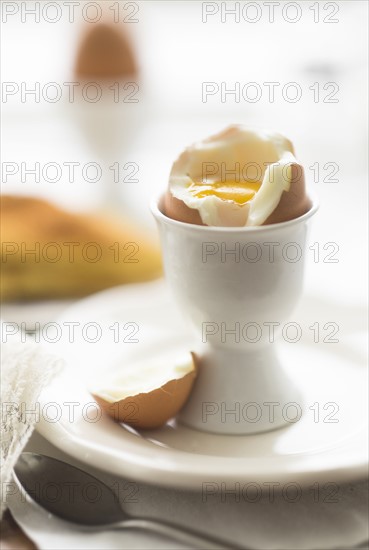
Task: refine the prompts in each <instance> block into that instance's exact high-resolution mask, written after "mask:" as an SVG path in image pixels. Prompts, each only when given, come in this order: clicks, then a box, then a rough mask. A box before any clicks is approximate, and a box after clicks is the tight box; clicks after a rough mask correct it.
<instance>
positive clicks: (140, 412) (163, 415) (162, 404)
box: [90, 354, 197, 429]
mask: <svg viewBox="0 0 369 550" xmlns="http://www.w3.org/2000/svg"><path fill="white" fill-rule="evenodd" d="M196 375H197V368H196V365H195V362H194V356H193V354H188V355H187V354H186V355H185V356H183V357H181V358H176V359H173V358H166V359H160V360H155V361H153V362H149V363H142V364H137V365H134V366H132V367H131V368H129V369H125V370H124V372H123V373H121V374H119V375H118V376H115V377H113V378H111V379H110V380H106V379H105V380H102V381H100V382H98V383H97V385H96V387H95V388H93V389H91V390H90V393H91V394H92V395H93V397H94V398H95V400H96V401H97V403H98V404H99V405H100V407H101V408H102V410H103V411H104V412H105V413H107V414H108V415H109V416H111V417H112V418H113V419H114V420H116V421H117V422H123V423H125V424H128V425H130V426H132V427H133V428H137V429H154V428H159V427H160V426H162V425H163V424H165V423H166V422H167V421H168V420H169V419H171V418H173V417H174V416H176V415H177V414H178V412H179V411H180V409H181V408H182V407H183V405H184V404H185V403H186V401H187V399H188V397H189V395H190V392H191V390H192V386H193V383H194V381H195V378H196Z"/></svg>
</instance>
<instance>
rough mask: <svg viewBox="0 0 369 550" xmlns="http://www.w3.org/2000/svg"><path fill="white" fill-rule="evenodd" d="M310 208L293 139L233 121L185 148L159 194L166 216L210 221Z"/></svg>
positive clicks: (286, 216) (233, 222)
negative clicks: (165, 186) (224, 127)
mask: <svg viewBox="0 0 369 550" xmlns="http://www.w3.org/2000/svg"><path fill="white" fill-rule="evenodd" d="M310 208H311V201H310V199H309V197H308V196H307V194H306V190H305V178H304V171H303V168H302V166H301V165H300V164H299V163H298V162H297V160H296V157H295V153H294V149H293V146H292V143H291V142H290V141H289V140H288V139H287V138H285V137H283V136H282V135H281V134H278V133H276V132H271V131H262V130H251V129H249V128H247V127H244V126H237V125H235V126H230V127H228V128H227V129H225V130H224V131H222V132H220V133H219V134H217V135H215V136H212V137H210V138H208V139H205V140H203V141H200V142H197V143H195V144H193V145H191V146H190V147H188V148H187V149H185V151H184V152H183V153H182V154H181V155H180V157H179V158H178V159H177V160H176V162H175V163H174V164H173V167H172V170H171V173H170V178H169V187H168V190H167V193H166V195H165V197H164V210H165V214H166V215H167V216H168V217H170V218H173V219H175V220H178V221H182V222H187V223H192V224H199V225H210V226H234V227H240V226H241V227H242V226H257V225H264V224H271V223H278V222H282V221H287V220H290V219H293V218H297V217H299V216H301V215H302V214H305V212H307V211H308V210H309V209H310Z"/></svg>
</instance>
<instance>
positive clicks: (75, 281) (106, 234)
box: [1, 196, 162, 300]
mask: <svg viewBox="0 0 369 550" xmlns="http://www.w3.org/2000/svg"><path fill="white" fill-rule="evenodd" d="M1 272H2V273H1V299H2V300H32V299H40V298H67V297H73V296H83V295H87V294H90V293H92V292H96V291H98V290H101V289H104V288H108V287H111V286H115V285H119V284H122V283H132V282H140V281H148V280H150V279H153V278H155V277H158V276H160V275H161V273H162V270H161V255H160V250H159V245H158V242H156V241H154V240H152V239H150V238H148V237H147V235H145V234H144V233H143V232H142V231H140V230H139V229H137V228H136V227H134V226H132V225H128V224H126V225H124V224H123V223H122V224H120V222H119V223H118V222H115V221H111V220H110V219H107V218H103V217H98V216H92V215H79V214H73V213H70V212H66V211H64V210H61V209H60V208H58V207H56V206H54V205H52V204H50V203H48V202H47V201H44V200H40V199H35V198H28V197H13V196H2V197H1Z"/></svg>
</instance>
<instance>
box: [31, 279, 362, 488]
mask: <svg viewBox="0 0 369 550" xmlns="http://www.w3.org/2000/svg"><path fill="white" fill-rule="evenodd" d="M361 313H362V311H361V309H360V308H356V310H355V311H349V309H348V307H347V304H345V305H342V306H340V305H339V304H337V303H333V302H332V303H329V302H324V301H322V300H321V299H319V298H318V297H317V296H305V298H304V299H303V300H302V302H301V303H300V306H299V309H298V311H297V312H296V313H295V315H294V319H293V320H294V321H296V322H299V323H300V325H301V327H302V329H303V337H302V339H301V340H300V341H299V342H298V343H295V344H292V343H286V342H284V343H283V346H282V347H281V357H282V359H283V361H284V364H285V365H286V368H287V370H288V372H289V373H290V375H291V376H292V377H293V379H294V381H295V383H296V384H298V386H299V388H300V390H301V392H302V394H303V401H304V404H305V407H304V413H303V415H302V417H301V418H300V420H298V421H297V422H291V424H289V425H288V426H287V427H286V428H282V429H277V430H274V431H271V432H268V433H264V434H258V435H248V436H220V435H212V434H207V433H203V432H198V431H195V430H191V429H189V428H186V427H184V426H181V425H180V424H177V423H176V422H175V421H172V422H170V423H169V424H168V425H166V426H165V427H164V428H162V429H159V430H153V431H148V432H141V433H137V432H136V431H135V430H133V429H131V428H128V427H126V426H122V425H119V424H116V423H114V421H113V420H111V419H110V418H107V417H105V416H102V417H101V418H99V419H97V420H96V421H94V420H95V418H96V414H97V412H98V409H97V407H96V406H95V405H94V404H93V403H94V402H93V399H92V397H91V396H90V394H89V393H88V389H87V388H88V386H89V384H91V382H92V381H93V379H94V376H95V374H94V373H95V372H98V373H99V374H100V375H101V372H104V371H106V372H111V371H115V370H116V369H117V368H120V369H124V365H125V364H132V362H133V361H137V360H142V359H145V358H147V357H152V356H154V355H155V354H162V353H166V352H168V351H171V350H172V351H177V350H178V351H183V350H185V351H189V350H190V349H193V347H194V346H196V339H197V337H196V335H194V334H193V333H192V332H191V329H190V327H188V326H187V324H186V321H185V320H184V319H182V318H181V315H180V313H179V312H178V311H177V309H176V308H175V306H174V305H173V303H172V301H171V297H170V294H169V291H167V289H166V287H165V283H164V282H163V281H158V282H154V283H149V284H137V285H131V286H124V287H117V288H114V289H110V290H108V291H104V292H101V293H99V294H96V295H94V296H92V297H89V298H87V299H85V300H82V301H81V302H78V303H77V304H76V305H74V306H72V307H71V308H69V309H68V310H67V311H66V312H65V313H64V314H63V315H62V317H60V318H59V319H58V327H57V330H56V328H55V327H54V326H52V325H50V326H49V327H48V332H47V333H44V338H43V339H44V340H45V338H46V339H47V340H51V339H52V338H54V337H55V339H56V340H58V341H57V342H55V343H48V344H47V347H48V350H49V351H54V352H56V353H62V354H63V356H64V357H65V359H66V368H65V370H64V371H63V373H62V374H61V375H60V376H59V377H57V378H56V379H55V380H54V382H53V383H52V384H51V385H50V386H49V387H48V388H47V389H46V390H44V392H43V393H42V395H41V400H40V402H41V413H40V422H39V423H38V430H39V432H40V433H41V434H42V435H43V436H44V437H46V438H47V439H48V440H49V441H50V442H51V443H53V444H54V445H56V446H57V447H59V448H60V449H62V450H63V451H65V452H66V453H68V454H70V455H72V456H74V457H75V458H77V459H79V460H82V461H85V462H86V463H88V464H90V465H92V466H95V467H98V468H100V469H102V470H105V471H109V472H111V473H114V474H116V475H120V476H122V477H126V478H131V479H135V480H141V481H145V482H149V483H155V484H161V485H167V486H177V487H186V488H193V489H201V487H202V484H203V483H206V482H213V483H222V482H224V483H228V482H242V483H253V482H254V483H275V484H281V483H287V482H292V483H293V482H295V483H299V484H300V485H301V486H304V485H307V484H314V483H315V482H345V481H349V480H354V479H356V478H359V477H363V476H365V475H366V473H367V464H368V457H367V433H368V432H367V405H366V392H367V390H366V387H367V375H366V369H365V353H364V354H363V358H362V359H361V356H360V345H361V343H364V346H365V334H364V333H363V334H361V333H360V332H359V330H360V329H359V327H360V315H361ZM332 319H334V320H335V322H336V323H341V324H340V327H342V326H343V327H344V329H345V330H344V331H342V330H341V332H340V335H339V338H340V342H339V343H322V342H321V343H314V333H313V331H312V330H310V329H309V328H308V327H309V326H311V325H312V324H313V323H314V322H321V326H323V325H324V323H327V322H329V321H331V320H332ZM67 323H69V324H67ZM70 323H79V324H77V325H75V334H74V337H71V335H70V333H69V328H68V327H71V324H70ZM87 323H95V325H88V327H89V328H86V325H87ZM114 323H116V325H115V327H118V326H119V330H120V335H119V338H120V343H116V342H114V338H115V337H116V336H117V328H115V329H114V328H109V327H112V326H113V325H114ZM96 324H98V326H99V327H101V338H100V340H99V341H97V342H96V343H92V342H86V341H84V339H83V338H82V329H83V328H84V330H85V336H86V335H87V338H89V339H90V340H92V339H94V338H95V336H96V335H97V332H96V326H97V325H96ZM137 327H138V332H137V333H136V334H134V332H136V330H137ZM57 331H58V333H57ZM124 338H125V339H126V342H123V341H122V340H123V339H124ZM136 339H138V340H139V341H138V342H134V341H132V340H136ZM73 340H74V341H73ZM72 402H73V403H74V404H72ZM68 403H69V404H68ZM88 404H90V405H88ZM84 407H85V408H84ZM290 416H291V418H292V417H293V415H292V414H291V411H290Z"/></svg>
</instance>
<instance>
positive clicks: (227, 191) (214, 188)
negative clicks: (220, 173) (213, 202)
mask: <svg viewBox="0 0 369 550" xmlns="http://www.w3.org/2000/svg"><path fill="white" fill-rule="evenodd" d="M260 186H261V182H251V181H224V182H212V183H202V182H199V183H197V182H194V183H192V184H191V185H190V187H189V191H190V192H191V193H192V195H193V196H194V197H197V198H199V199H202V198H204V197H209V196H215V197H218V198H219V199H222V200H225V201H233V202H235V203H236V204H245V203H246V202H248V201H250V200H251V199H252V198H253V197H254V195H255V194H256V193H257V192H258V190H259V189H260Z"/></svg>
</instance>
